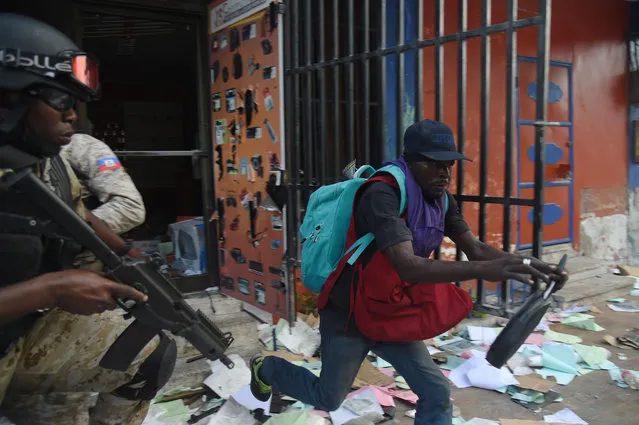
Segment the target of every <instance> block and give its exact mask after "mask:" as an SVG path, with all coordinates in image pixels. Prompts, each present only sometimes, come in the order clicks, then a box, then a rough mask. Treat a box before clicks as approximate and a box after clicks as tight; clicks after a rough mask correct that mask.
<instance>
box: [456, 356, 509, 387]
mask: <svg viewBox="0 0 639 425" xmlns="http://www.w3.org/2000/svg"><path fill="white" fill-rule="evenodd" d="M448 379H450V380H451V382H452V383H453V384H455V386H456V387H457V388H468V387H477V388H484V389H487V390H497V389H500V388H503V387H505V386H508V385H517V384H518V383H519V382H518V381H517V379H516V378H515V377H514V376H513V375H512V373H510V371H509V370H508V369H507V368H505V367H503V368H501V369H497V368H495V367H494V366H492V365H491V364H490V363H488V361H487V360H486V359H485V358H483V357H471V358H470V359H468V361H466V362H465V363H463V364H462V365H461V366H459V367H457V368H455V369H454V370H453V371H452V372H451V373H450V375H449V376H448Z"/></svg>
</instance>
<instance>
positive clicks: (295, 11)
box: [288, 0, 308, 291]
mask: <svg viewBox="0 0 639 425" xmlns="http://www.w3.org/2000/svg"><path fill="white" fill-rule="evenodd" d="M291 15H292V16H291V20H292V23H291V24H292V25H291V27H292V40H291V54H292V66H294V67H297V66H300V49H299V47H300V46H299V43H300V25H299V19H300V0H293V1H292V2H291ZM300 79H301V76H295V77H294V78H293V81H292V84H291V89H292V90H291V99H293V102H294V103H293V108H292V109H293V113H292V127H293V137H292V143H291V145H292V147H293V152H292V155H291V156H292V161H291V167H290V168H289V173H290V179H291V182H292V183H294V184H296V183H297V184H299V183H300V166H301V162H302V160H301V143H300V141H301V126H300V106H301V105H300V104H299V103H298V101H297V99H298V98H299V93H300ZM304 176H305V177H307V175H306V174H305V175H304ZM305 183H308V181H307V180H305ZM300 198H301V196H300V191H299V190H295V191H294V192H293V196H292V198H291V206H292V207H293V211H291V214H290V219H291V220H292V229H291V240H292V242H293V243H292V244H291V245H289V247H288V249H289V251H290V252H292V253H294V254H293V255H291V257H293V258H294V259H295V260H296V261H299V259H300V256H299V241H298V238H297V229H298V228H299V224H300V206H301V205H300ZM293 271H294V270H293ZM290 281H291V276H289V282H290ZM293 282H294V279H293ZM291 290H292V288H289V291H291Z"/></svg>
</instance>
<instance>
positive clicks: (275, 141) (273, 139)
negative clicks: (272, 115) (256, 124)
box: [264, 119, 277, 143]
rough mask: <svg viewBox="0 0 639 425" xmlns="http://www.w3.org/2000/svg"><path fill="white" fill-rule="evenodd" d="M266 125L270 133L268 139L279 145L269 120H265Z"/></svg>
mask: <svg viewBox="0 0 639 425" xmlns="http://www.w3.org/2000/svg"><path fill="white" fill-rule="evenodd" d="M264 125H265V126H266V130H267V131H268V137H270V138H271V142H273V143H277V134H275V129H273V126H272V125H271V123H270V122H269V120H266V119H265V120H264Z"/></svg>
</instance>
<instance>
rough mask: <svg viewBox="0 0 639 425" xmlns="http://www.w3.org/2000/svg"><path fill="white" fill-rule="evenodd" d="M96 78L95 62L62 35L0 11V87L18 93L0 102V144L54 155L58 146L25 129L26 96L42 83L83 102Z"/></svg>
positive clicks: (95, 91) (95, 87)
mask: <svg viewBox="0 0 639 425" xmlns="http://www.w3.org/2000/svg"><path fill="white" fill-rule="evenodd" d="M98 81H99V80H98V65H97V62H96V61H95V60H93V58H91V57H89V55H87V54H86V53H84V52H82V51H81V50H80V49H79V48H78V46H77V45H76V44H75V43H74V42H73V41H71V40H70V39H69V38H68V37H67V36H66V35H64V34H62V33H61V32H60V31H58V30H56V29H55V28H53V27H51V26H50V25H47V24H45V23H43V22H40V21H37V20H35V19H33V18H29V17H26V16H22V15H16V14H11V13H0V90H4V91H14V92H19V93H21V94H22V95H21V96H19V98H18V99H17V100H12V102H11V104H10V105H8V104H4V105H2V106H3V107H4V108H6V109H8V111H6V112H5V113H4V114H3V115H2V116H1V117H0V145H6V144H11V145H14V146H15V147H17V148H18V149H20V150H23V151H27V152H28V153H30V154H31V155H35V156H37V157H45V156H54V155H56V154H57V153H58V152H59V150H60V147H59V146H57V145H56V144H53V143H51V141H49V140H43V139H42V138H40V137H38V136H37V135H35V134H33V133H32V132H30V131H29V129H28V128H25V125H24V120H23V118H24V116H25V114H26V112H27V109H28V106H29V104H30V102H29V98H30V97H31V96H32V95H34V94H36V93H37V92H38V91H40V90H42V89H43V86H45V87H50V88H53V89H56V90H60V91H62V92H64V93H67V94H69V95H71V96H73V97H74V98H75V99H77V100H80V101H84V102H88V101H91V100H95V99H97V98H98V96H99V89H100V86H99V82H98ZM5 102H6V99H5ZM21 123H22V125H20V124H21Z"/></svg>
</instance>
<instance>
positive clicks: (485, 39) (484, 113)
mask: <svg viewBox="0 0 639 425" xmlns="http://www.w3.org/2000/svg"><path fill="white" fill-rule="evenodd" d="M491 8H492V4H491V0H482V5H481V9H482V13H481V28H482V29H485V28H487V27H488V25H490V18H491V16H490V15H491ZM480 67H481V77H480V78H481V88H480V94H479V96H480V105H481V106H480V113H479V116H480V118H479V120H480V125H479V195H480V198H481V199H480V201H479V240H480V241H482V242H486V202H485V198H486V194H487V191H488V131H489V126H490V97H489V93H490V35H488V34H487V33H485V32H484V34H483V35H482V38H481V65H480ZM477 300H479V302H483V301H484V281H483V280H482V279H478V280H477Z"/></svg>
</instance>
